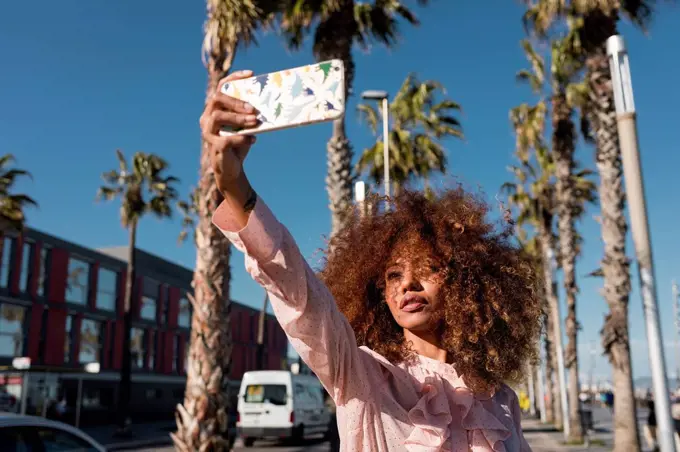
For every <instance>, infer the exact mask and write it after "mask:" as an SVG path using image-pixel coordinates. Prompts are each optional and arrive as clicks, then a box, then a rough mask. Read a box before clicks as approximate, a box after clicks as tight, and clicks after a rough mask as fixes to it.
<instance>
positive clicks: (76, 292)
mask: <svg viewBox="0 0 680 452" xmlns="http://www.w3.org/2000/svg"><path fill="white" fill-rule="evenodd" d="M89 272H90V264H89V263H88V262H85V261H83V260H81V259H78V258H76V257H70V258H69V260H68V275H67V280H66V300H67V301H69V302H71V303H76V304H81V305H86V304H87V280H88V277H89Z"/></svg>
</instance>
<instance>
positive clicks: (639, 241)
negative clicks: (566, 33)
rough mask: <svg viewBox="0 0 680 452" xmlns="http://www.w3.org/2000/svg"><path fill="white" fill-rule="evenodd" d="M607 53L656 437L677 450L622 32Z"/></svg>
mask: <svg viewBox="0 0 680 452" xmlns="http://www.w3.org/2000/svg"><path fill="white" fill-rule="evenodd" d="M607 56H608V57H609V68H610V70H611V74H612V89H613V90H614V103H615V105H616V115H617V124H618V129H619V140H620V145H621V160H622V162H623V174H624V177H625V181H626V196H627V198H628V210H629V212H630V224H631V232H632V235H633V243H634V245H635V255H636V257H637V263H638V276H639V278H638V279H639V281H640V292H641V294H642V305H643V312H644V317H645V327H646V331H647V346H648V348H649V364H650V367H651V371H652V382H653V387H654V407H655V409H656V420H657V424H658V441H659V446H660V447H661V451H662V452H675V440H674V436H673V433H674V430H675V429H674V428H673V421H672V418H671V408H670V403H669V393H668V383H667V381H666V362H665V358H664V352H663V342H662V341H661V326H660V324H659V309H658V306H657V302H656V287H655V285H654V265H653V260H652V247H651V244H650V238H649V222H648V219H647V206H646V203H645V192H644V182H643V179H642V169H641V165H640V154H639V153H638V136H637V123H636V117H635V103H634V101H633V85H632V82H631V77H630V66H629V62H628V52H627V50H626V44H625V43H624V41H623V37H621V36H619V35H614V36H611V37H610V38H609V39H607Z"/></svg>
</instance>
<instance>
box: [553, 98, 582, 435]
mask: <svg viewBox="0 0 680 452" xmlns="http://www.w3.org/2000/svg"><path fill="white" fill-rule="evenodd" d="M552 104H553V109H552V111H553V124H552V125H553V135H552V137H553V153H554V155H555V172H556V175H557V182H556V184H555V185H556V192H557V193H556V194H557V214H558V221H557V228H558V231H559V240H560V243H559V246H560V257H561V264H562V274H563V278H564V289H565V292H566V299H567V319H566V322H565V323H566V330H567V349H566V352H565V358H564V361H565V363H564V364H565V367H566V368H567V369H568V371H569V375H568V378H569V391H568V396H569V419H568V422H569V440H570V441H574V442H582V441H583V430H582V426H581V410H580V406H581V402H580V400H579V394H580V391H579V381H578V378H579V372H578V352H577V343H578V322H577V320H576V294H577V293H578V287H577V286H576V271H575V266H576V231H575V226H574V207H575V199H574V188H573V181H572V174H573V170H574V159H573V156H574V147H575V131H574V123H573V122H572V120H571V116H572V109H571V108H570V107H569V105H568V104H567V99H566V96H565V95H564V93H563V92H560V93H556V94H555V95H554V96H553V98H552Z"/></svg>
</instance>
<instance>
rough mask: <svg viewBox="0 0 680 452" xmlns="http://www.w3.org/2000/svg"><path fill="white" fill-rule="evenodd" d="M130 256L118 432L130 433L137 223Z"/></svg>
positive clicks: (131, 229)
mask: <svg viewBox="0 0 680 452" xmlns="http://www.w3.org/2000/svg"><path fill="white" fill-rule="evenodd" d="M128 234H129V238H128V256H127V260H128V262H127V271H126V275H125V298H124V299H123V310H124V311H123V341H122V342H123V362H122V363H121V366H120V387H119V389H118V432H117V433H118V434H119V435H127V434H129V425H130V413H129V404H130V392H131V386H132V353H131V350H130V335H131V330H132V292H133V289H134V283H135V248H136V246H137V223H132V224H131V225H129V226H128Z"/></svg>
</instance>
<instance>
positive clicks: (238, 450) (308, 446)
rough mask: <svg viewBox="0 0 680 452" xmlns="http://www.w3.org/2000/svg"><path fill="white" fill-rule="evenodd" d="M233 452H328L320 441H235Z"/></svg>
mask: <svg viewBox="0 0 680 452" xmlns="http://www.w3.org/2000/svg"><path fill="white" fill-rule="evenodd" d="M174 451H175V448H174V447H172V446H168V447H154V448H152V449H137V452H174ZM234 451H235V452H328V451H329V448H328V442H325V441H323V442H322V441H320V440H307V441H305V444H304V445H302V446H288V445H285V444H281V443H277V442H274V441H258V442H256V443H255V445H254V446H253V447H248V448H246V447H243V443H241V441H237V443H236V447H235V448H234Z"/></svg>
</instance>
